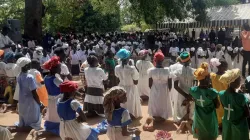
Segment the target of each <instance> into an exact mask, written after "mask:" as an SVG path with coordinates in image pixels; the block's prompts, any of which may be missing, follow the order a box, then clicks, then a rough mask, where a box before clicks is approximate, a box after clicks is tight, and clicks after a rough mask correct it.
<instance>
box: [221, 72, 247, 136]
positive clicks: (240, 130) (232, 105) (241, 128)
mask: <svg viewBox="0 0 250 140" xmlns="http://www.w3.org/2000/svg"><path fill="white" fill-rule="evenodd" d="M240 75H241V72H240V69H232V70H228V71H226V72H225V73H224V74H223V75H222V76H221V78H220V82H222V83H225V84H227V85H229V87H228V88H227V89H226V90H225V91H221V92H220V93H219V96H220V100H221V103H222V106H223V108H224V112H225V113H224V116H223V120H222V127H223V129H222V140H248V139H249V130H248V123H247V118H248V117H249V116H250V113H249V108H248V99H247V98H246V97H245V95H244V94H243V93H239V92H237V91H236V90H237V89H238V88H240V85H241V76H240Z"/></svg>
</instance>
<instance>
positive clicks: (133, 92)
mask: <svg viewBox="0 0 250 140" xmlns="http://www.w3.org/2000/svg"><path fill="white" fill-rule="evenodd" d="M115 76H116V77H118V78H119V80H120V83H119V86H121V87H123V88H124V89H125V90H126V92H127V102H126V103H125V104H122V107H124V108H126V109H128V111H129V112H130V113H131V114H132V115H133V116H134V117H135V118H138V117H142V111H141V102H140V96H139V93H138V88H137V85H135V84H134V81H133V80H139V73H138V71H137V70H136V68H135V67H134V66H129V65H125V66H124V67H123V66H122V65H117V66H116V67H115Z"/></svg>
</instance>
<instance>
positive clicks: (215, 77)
mask: <svg viewBox="0 0 250 140" xmlns="http://www.w3.org/2000/svg"><path fill="white" fill-rule="evenodd" d="M210 63H211V65H212V66H213V67H216V68H217V69H218V71H217V73H211V74H210V78H211V83H212V87H213V88H214V89H216V90H217V91H218V92H220V91H222V90H226V89H227V87H228V85H227V84H225V83H222V82H220V78H221V76H222V75H223V74H224V73H225V72H226V70H227V69H228V64H227V62H226V60H225V59H217V58H213V59H211V62H210ZM216 114H217V119H218V124H219V127H220V128H221V125H222V116H223V114H224V111H223V107H222V105H221V104H220V106H219V108H217V109H216Z"/></svg>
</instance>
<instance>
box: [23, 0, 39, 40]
mask: <svg viewBox="0 0 250 140" xmlns="http://www.w3.org/2000/svg"><path fill="white" fill-rule="evenodd" d="M24 34H25V35H26V36H27V37H29V38H33V39H35V40H37V41H38V42H39V43H41V41H42V0H25V24H24Z"/></svg>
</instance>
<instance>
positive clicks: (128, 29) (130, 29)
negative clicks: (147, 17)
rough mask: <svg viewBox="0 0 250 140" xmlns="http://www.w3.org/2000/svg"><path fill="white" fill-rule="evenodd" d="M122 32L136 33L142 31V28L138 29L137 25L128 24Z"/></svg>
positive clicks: (122, 28)
mask: <svg viewBox="0 0 250 140" xmlns="http://www.w3.org/2000/svg"><path fill="white" fill-rule="evenodd" d="M121 30H122V31H123V32H136V31H140V28H139V27H137V26H136V24H128V25H124V26H122V27H121Z"/></svg>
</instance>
